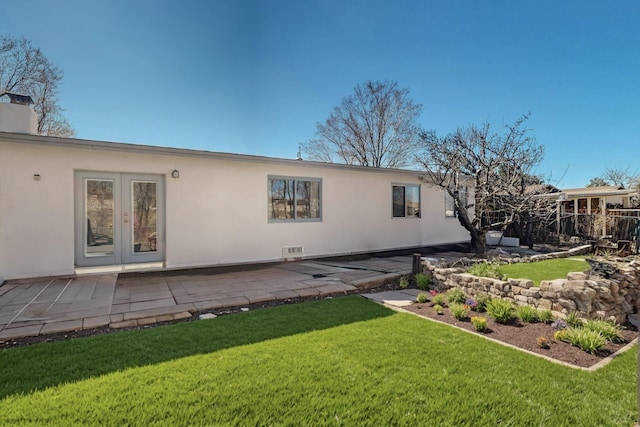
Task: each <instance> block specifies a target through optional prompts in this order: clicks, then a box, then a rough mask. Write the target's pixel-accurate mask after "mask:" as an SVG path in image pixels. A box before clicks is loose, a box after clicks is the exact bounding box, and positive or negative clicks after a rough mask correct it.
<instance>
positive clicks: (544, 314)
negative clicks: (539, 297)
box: [538, 310, 553, 323]
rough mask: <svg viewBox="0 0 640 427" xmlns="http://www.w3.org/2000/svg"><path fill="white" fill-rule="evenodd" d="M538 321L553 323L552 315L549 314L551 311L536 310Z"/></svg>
mask: <svg viewBox="0 0 640 427" xmlns="http://www.w3.org/2000/svg"><path fill="white" fill-rule="evenodd" d="M538 321H540V322H542V323H551V322H553V313H551V310H538Z"/></svg>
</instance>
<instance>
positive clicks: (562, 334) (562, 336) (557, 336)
mask: <svg viewBox="0 0 640 427" xmlns="http://www.w3.org/2000/svg"><path fill="white" fill-rule="evenodd" d="M553 339H554V340H556V341H564V342H567V341H568V340H569V339H568V334H567V330H566V329H560V330H559V331H555V332H554V333H553Z"/></svg>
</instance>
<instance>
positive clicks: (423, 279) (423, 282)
mask: <svg viewBox="0 0 640 427" xmlns="http://www.w3.org/2000/svg"><path fill="white" fill-rule="evenodd" d="M430 285H431V276H428V275H426V274H424V273H418V274H416V286H417V287H418V289H422V290H423V291H426V290H428V289H429V286H430Z"/></svg>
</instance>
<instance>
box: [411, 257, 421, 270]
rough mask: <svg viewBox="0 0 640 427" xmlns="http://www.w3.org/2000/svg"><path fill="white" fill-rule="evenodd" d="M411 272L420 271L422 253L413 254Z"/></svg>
mask: <svg viewBox="0 0 640 427" xmlns="http://www.w3.org/2000/svg"><path fill="white" fill-rule="evenodd" d="M411 271H412V273H413V274H419V273H422V254H413V268H412V269H411Z"/></svg>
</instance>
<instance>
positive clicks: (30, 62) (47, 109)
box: [0, 36, 75, 137]
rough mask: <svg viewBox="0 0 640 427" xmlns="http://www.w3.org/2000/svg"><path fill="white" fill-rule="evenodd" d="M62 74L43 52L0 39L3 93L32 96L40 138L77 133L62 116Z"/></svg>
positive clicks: (22, 41) (21, 40) (20, 42)
mask: <svg viewBox="0 0 640 427" xmlns="http://www.w3.org/2000/svg"><path fill="white" fill-rule="evenodd" d="M60 81H62V71H61V70H60V69H59V68H58V67H56V66H54V65H53V64H51V63H50V62H49V60H48V59H47V58H46V57H45V56H44V54H43V53H42V51H41V50H40V49H39V48H36V47H34V46H33V45H32V44H31V41H29V40H27V39H25V38H24V37H22V38H19V39H17V38H12V37H9V36H2V37H1V38H0V93H4V92H14V93H19V94H22V95H29V96H31V98H32V99H33V102H34V105H33V110H34V111H35V113H36V117H37V120H38V134H40V135H50V136H63V137H71V136H74V135H75V132H74V130H73V128H72V127H71V125H70V124H69V123H68V122H67V120H66V119H65V118H64V116H63V115H62V113H63V111H64V110H63V109H62V107H60V105H59V101H58V83H60Z"/></svg>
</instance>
